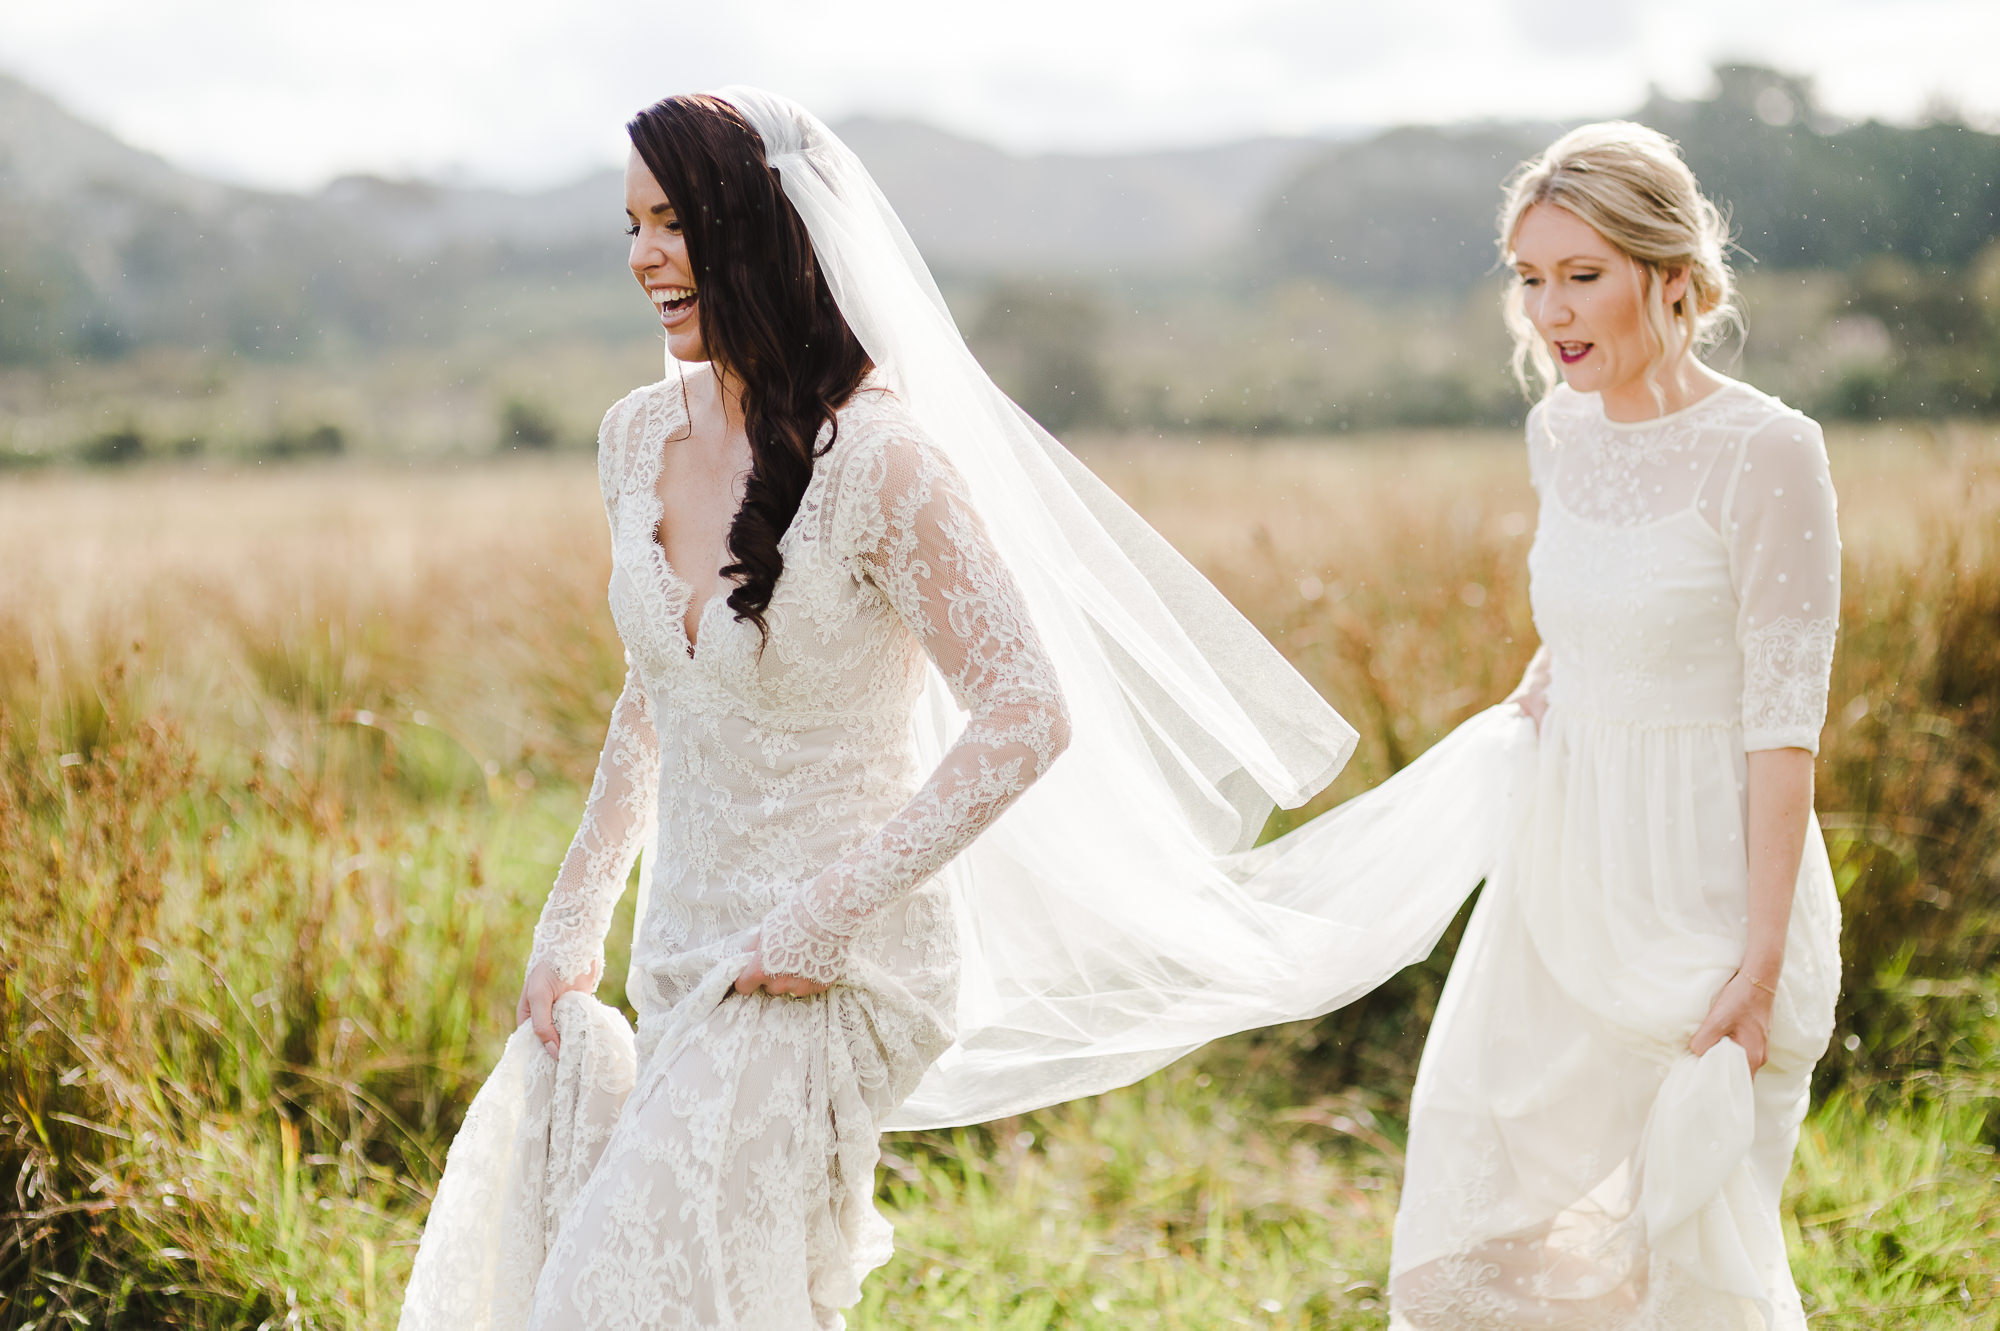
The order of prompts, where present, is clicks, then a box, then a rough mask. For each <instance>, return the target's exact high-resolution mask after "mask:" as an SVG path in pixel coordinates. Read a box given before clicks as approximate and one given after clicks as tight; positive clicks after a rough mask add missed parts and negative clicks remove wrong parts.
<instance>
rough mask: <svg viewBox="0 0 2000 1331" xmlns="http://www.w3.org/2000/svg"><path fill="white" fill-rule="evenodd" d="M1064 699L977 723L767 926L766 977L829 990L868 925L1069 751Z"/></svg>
mask: <svg viewBox="0 0 2000 1331" xmlns="http://www.w3.org/2000/svg"><path fill="white" fill-rule="evenodd" d="M1068 735H1069V723H1068V719H1067V717H1066V716H1065V715H1064V713H1063V712H1062V710H1061V702H1060V699H1054V698H1051V699H1037V700H1033V701H1031V702H1027V703H1023V704H1016V705H1012V706H1003V707H1000V708H998V709H995V710H994V711H993V712H991V713H989V714H987V715H984V716H975V717H974V718H973V721H972V722H971V723H970V724H969V725H968V726H967V727H966V730H965V733H964V735H963V736H961V737H960V740H959V742H958V743H957V744H956V745H955V746H954V747H953V748H952V749H951V751H950V752H948V753H946V755H945V756H944V759H943V761H942V762H940V763H939V764H938V770H937V771H936V772H935V773H933V774H932V776H931V778H930V780H928V781H927V782H925V783H924V785H923V787H922V788H921V789H920V790H919V791H918V792H917V794H916V796H915V797H914V798H913V799H912V800H911V801H910V802H909V804H907V805H906V806H904V808H903V809H902V810H901V811H900V812H899V813H898V814H897V815H896V816H895V817H893V818H891V819H890V820H889V821H888V822H886V823H885V824H883V825H882V826H881V827H880V828H878V829H877V830H876V831H875V833H874V834H873V835H872V836H870V837H869V838H868V839H867V840H866V841H865V842H863V843H862V844H861V845H860V846H858V847H856V848H855V849H854V850H853V851H851V852H849V853H848V854H847V855H844V856H842V857H841V858H840V859H839V860H838V861H836V862H835V863H834V864H833V865H831V866H829V867H828V869H827V870H826V871H825V872H824V873H821V874H820V875H818V876H817V877H816V878H814V879H813V880H812V881H811V882H809V883H807V884H805V885H804V886H803V888H802V889H801V890H800V891H799V892H797V893H795V894H794V895H793V896H792V897H790V898H789V899H787V900H786V901H785V902H783V903H781V904H780V905H779V906H778V908H777V909H776V910H774V911H773V912H772V913H771V914H770V915H769V916H768V917H767V918H766V919H765V922H764V928H763V936H762V946H763V948H764V951H765V963H766V969H767V970H770V971H772V972H773V973H774V974H775V973H784V974H793V975H803V976H805V977H807V978H809V979H813V980H817V981H821V982H827V981H831V980H833V979H835V978H837V977H838V975H839V974H840V972H841V969H842V968H843V966H844V965H845V956H846V950H847V946H848V944H849V943H851V942H852V941H853V939H854V937H855V936H856V935H857V934H858V933H859V932H860V931H861V930H862V929H863V928H864V927H866V925H867V922H868V921H869V920H870V919H871V918H873V917H874V916H876V915H877V914H879V913H880V912H881V911H882V910H884V909H885V908H887V907H888V906H889V905H891V904H892V903H893V902H895V901H896V900H898V899H900V898H901V897H903V896H905V895H907V894H908V893H909V892H910V891H911V890H912V889H913V888H915V887H916V886H918V885H919V884H921V883H922V882H924V881H925V880H926V879H928V878H930V877H931V875H933V874H935V873H936V872H937V871H938V870H939V869H941V868H943V867H944V865H945V864H946V863H948V862H949V861H950V860H951V859H952V857H953V856H955V855H957V854H958V853H959V852H960V851H961V850H963V849H964V848H965V847H966V846H968V845H970V844H971V842H972V841H973V839H974V838H976V837H977V836H978V835H979V833H980V832H982V831H983V830H985V828H986V827H987V825H988V824H990V823H991V822H992V821H993V820H994V819H995V818H997V817H999V816H1000V814H1001V813H1002V812H1003V811H1005V809H1006V808H1007V806H1009V805H1010V804H1012V803H1013V802H1014V801H1015V800H1016V799H1017V798H1019V796H1020V795H1021V793H1022V792H1023V791H1025V790H1026V789H1027V788H1028V787H1029V786H1030V785H1031V784H1033V783H1034V781H1035V780H1037V779H1038V778H1039V777H1040V776H1041V775H1042V773H1044V772H1046V771H1047V770H1048V767H1049V764H1050V763H1052V762H1053V761H1054V760H1055V757H1056V755H1057V754H1058V753H1060V752H1061V751H1062V749H1063V747H1064V746H1065V745H1066V744H1067V743H1068Z"/></svg>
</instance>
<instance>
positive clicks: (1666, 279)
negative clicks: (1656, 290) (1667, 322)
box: [1660, 266, 1694, 310]
mask: <svg viewBox="0 0 2000 1331" xmlns="http://www.w3.org/2000/svg"><path fill="white" fill-rule="evenodd" d="M1693 275H1694V272H1693V270H1692V269H1690V268H1688V267H1686V266H1682V267H1679V268H1663V269H1661V270H1660V300H1661V302H1662V303H1663V304H1665V305H1666V307H1667V308H1668V309H1670V310H1671V309H1672V308H1673V307H1674V306H1676V305H1678V304H1680V303H1681V297H1683V296H1685V295H1687V289H1688V280H1689V279H1690V278H1691V277H1692V276H1693Z"/></svg>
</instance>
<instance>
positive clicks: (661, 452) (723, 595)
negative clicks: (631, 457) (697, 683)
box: [646, 380, 743, 660]
mask: <svg viewBox="0 0 2000 1331" xmlns="http://www.w3.org/2000/svg"><path fill="white" fill-rule="evenodd" d="M674 405H675V408H676V410H675V412H673V413H670V415H678V416H679V417H680V420H681V423H682V424H683V425H691V424H692V423H693V421H694V413H693V412H692V411H690V410H689V408H688V400H687V389H686V381H685V380H683V381H682V385H681V391H680V392H679V393H677V394H676V395H675V399H674ZM690 433H692V431H690ZM675 442H676V441H675V440H674V438H673V430H672V429H671V428H670V429H669V430H668V431H667V436H666V437H665V438H663V439H662V440H661V441H660V444H659V446H658V447H657V448H655V449H653V450H652V453H653V474H652V475H651V476H650V477H649V478H648V480H647V485H646V492H647V495H648V496H649V498H650V499H651V502H652V510H651V516H652V521H651V522H650V524H649V527H650V530H649V531H648V532H647V534H646V544H647V545H649V546H651V547H652V549H653V552H654V554H655V555H657V556H658V558H659V562H660V568H659V572H660V575H661V581H662V582H664V583H665V584H666V587H667V591H668V598H667V599H668V601H669V603H672V602H674V601H676V600H681V598H683V597H684V598H685V600H684V601H682V603H681V605H680V606H679V607H678V610H677V613H676V614H675V615H674V623H675V625H676V626H677V627H678V628H679V630H680V635H681V644H682V646H684V647H685V648H686V649H687V655H688V659H689V660H693V659H694V655H695V652H696V650H697V649H698V648H699V647H700V645H701V643H702V642H704V641H705V640H706V639H707V637H708V632H707V629H706V628H705V627H704V625H705V624H706V623H707V622H708V610H709V607H710V606H712V605H714V604H715V603H716V602H717V601H721V602H723V603H724V604H725V605H726V604H727V603H728V601H729V594H728V593H727V592H710V593H709V594H708V595H707V596H705V597H703V598H702V602H701V608H700V609H698V610H697V609H695V604H694V599H695V585H694V583H693V582H692V581H690V580H689V579H688V578H687V577H686V576H685V575H683V574H682V573H681V571H680V570H679V569H677V568H675V567H674V561H673V560H671V559H669V558H667V545H666V542H665V541H663V540H661V539H660V537H661V528H662V527H663V526H665V524H666V521H667V501H666V500H665V499H664V498H662V497H661V495H660V478H661V477H663V476H664V475H665V474H666V470H667V449H668V448H669V447H671V446H672V445H673V444H674V443H675ZM742 511H743V505H742V504H741V503H739V504H737V506H736V511H735V512H734V513H732V514H730V517H729V526H730V528H734V527H735V525H736V518H737V515H738V514H741V513H742ZM725 548H726V538H725ZM724 581H729V579H724ZM689 611H693V612H694V622H693V624H692V626H690V624H689V622H688V613H689Z"/></svg>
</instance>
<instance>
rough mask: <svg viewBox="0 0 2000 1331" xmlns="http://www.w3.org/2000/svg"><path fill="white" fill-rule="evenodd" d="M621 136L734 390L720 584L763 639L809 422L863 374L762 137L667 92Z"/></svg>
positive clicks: (705, 337) (705, 104)
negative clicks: (736, 478)
mask: <svg viewBox="0 0 2000 1331" xmlns="http://www.w3.org/2000/svg"><path fill="white" fill-rule="evenodd" d="M625 132H626V133H627V134H629V135H630V136H631V139H632V146H633V147H634V148H635V149H637V150H638V153H639V157H640V160H642V161H644V162H645V164H646V169H647V170H649V171H651V172H652V173H653V179H654V180H655V181H657V182H658V184H659V186H660V189H661V191H662V192H663V193H665V195H666V196H667V199H668V200H669V201H670V202H671V203H672V204H673V206H674V212H675V214H676V216H677V217H678V218H679V219H680V224H681V234H682V236H683V237H685V238H686V241H687V251H688V263H689V265H690V266H691V267H692V268H693V270H694V279H695V291H696V293H697V294H698V296H699V303H698V304H697V305H696V307H695V308H696V310H697V312H698V314H699V316H700V318H701V337H702V341H703V343H704V344H705V345H706V346H707V348H708V354H709V356H710V358H711V360H712V362H713V363H714V364H715V365H716V367H717V368H718V369H720V370H722V371H724V372H725V373H727V374H728V375H729V376H730V377H731V378H733V379H735V380H736V381H737V382H738V383H739V384H740V385H741V386H742V399H743V425H744V429H745V431H746V433H748V435H749V436H750V457H751V463H750V480H749V483H748V484H747V485H746V486H745V487H744V491H743V506H742V508H741V509H739V510H738V511H737V514H736V520H735V521H734V522H733V523H731V524H730V527H729V555H730V560H731V562H730V563H728V564H726V565H724V566H723V569H722V573H723V576H724V577H727V578H731V579H733V580H734V581H735V583H736V586H735V587H734V588H733V589H732V590H731V591H730V593H729V596H728V602H729V608H730V609H731V610H733V611H735V613H736V617H737V618H738V619H747V620H749V621H750V622H751V623H753V624H755V625H756V626H757V632H758V634H759V635H760V636H762V637H764V638H766V639H768V638H769V636H770V629H769V627H768V626H767V625H766V624H765V622H764V612H765V611H766V610H768V609H769V608H770V605H771V594H772V592H773V591H774V590H775V589H776V587H777V583H778V575H779V574H780V573H782V572H784V568H785V559H784V555H783V554H781V553H780V552H779V550H778V541H779V539H780V538H781V537H782V536H783V535H784V534H785V529H786V528H787V527H789V526H790V525H791V522H792V518H793V516H794V515H795V514H796V513H797V512H798V511H799V501H800V500H801V499H803V498H804V497H805V492H806V485H807V484H808V483H809V482H810V481H811V480H812V474H813V464H814V462H815V460H816V459H817V458H819V457H821V456H823V455H824V454H825V452H826V449H828V448H831V447H833V437H832V435H829V437H828V440H827V443H826V446H825V448H816V447H815V443H816V441H817V439H818V438H819V433H820V428H821V427H822V426H830V427H832V429H833V431H834V432H836V433H837V431H838V430H839V422H838V420H837V419H836V417H835V415H834V413H835V411H836V410H837V409H838V408H839V407H840V406H841V404H842V403H844V402H846V401H847V399H848V398H849V396H851V395H852V394H853V392H854V390H855V387H856V386H857V385H858V384H859V383H860V382H861V378H862V376H863V375H865V374H867V373H868V370H869V368H870V366H869V360H868V353H867V352H865V351H863V350H862V348H861V342H860V340H859V339H858V338H856V337H855V336H854V330H853V329H851V328H849V327H848V326H847V320H846V319H845V318H844V317H842V315H841V313H840V307H839V306H838V305H837V304H835V303H834V299H833V291H832V289H831V288H830V287H828V285H827V282H826V275H825V274H824V273H823V272H821V271H820V267H819V263H818V261H817V259H816V257H815V256H814V254H813V247H812V239H811V237H810V236H808V235H807V233H806V226H805V223H804V222H803V221H802V220H800V218H799V214H798V210H797V209H795V208H793V207H792V204H791V200H789V199H787V198H786V197H785V190H784V186H783V185H782V184H781V183H780V182H779V180H778V173H777V172H776V171H774V170H772V169H771V166H770V164H769V163H768V162H767V161H766V160H765V156H764V141H763V140H762V139H761V138H759V137H758V135H757V131H756V130H754V129H752V128H751V127H750V126H749V124H748V123H747V122H745V120H744V119H743V117H742V116H741V115H740V114H738V113H737V111H736V109H735V108H734V107H732V106H730V105H729V103H727V102H725V101H722V100H720V99H719V98H715V97H707V96H699V95H695V96H680V97H668V98H666V99H665V100H663V101H659V102H655V103H654V104H653V105H651V106H649V107H647V108H646V109H645V110H643V111H641V112H640V113H639V114H638V115H636V116H634V117H632V120H631V123H630V124H628V125H626V127H625Z"/></svg>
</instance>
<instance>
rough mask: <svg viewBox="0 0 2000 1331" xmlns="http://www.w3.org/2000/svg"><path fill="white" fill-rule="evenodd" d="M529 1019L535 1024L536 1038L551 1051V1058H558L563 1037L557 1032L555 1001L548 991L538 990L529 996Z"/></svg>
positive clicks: (543, 1046)
mask: <svg viewBox="0 0 2000 1331" xmlns="http://www.w3.org/2000/svg"><path fill="white" fill-rule="evenodd" d="M528 1019H529V1020H530V1021H532V1022H534V1023H535V1038H536V1039H537V1040H540V1041H541V1042H542V1048H544V1049H546V1050H548V1051H549V1057H550V1058H556V1057H558V1056H559V1055H560V1053H561V1050H562V1037H561V1036H560V1035H559V1034H557V1032H556V1014H555V999H554V998H553V997H552V996H551V995H550V994H549V993H548V991H547V990H545V989H540V988H538V989H536V990H535V991H534V992H533V993H532V994H530V995H528Z"/></svg>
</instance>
